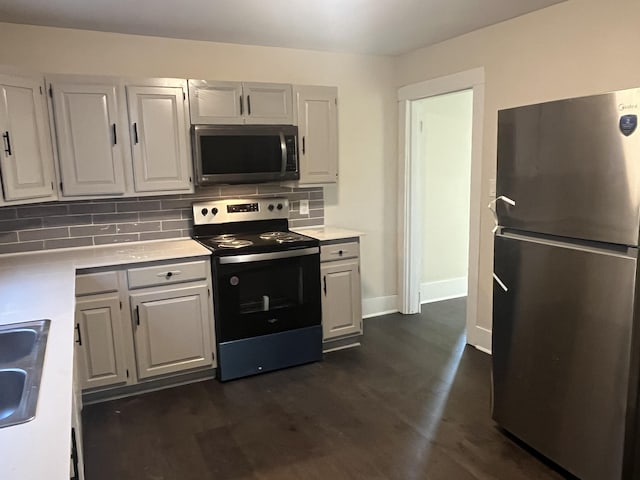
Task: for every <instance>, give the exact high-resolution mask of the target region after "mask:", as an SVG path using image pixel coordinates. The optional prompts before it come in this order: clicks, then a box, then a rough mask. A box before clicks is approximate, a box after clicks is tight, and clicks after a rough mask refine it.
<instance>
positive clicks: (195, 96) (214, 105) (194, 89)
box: [189, 80, 244, 125]
mask: <svg viewBox="0 0 640 480" xmlns="http://www.w3.org/2000/svg"><path fill="white" fill-rule="evenodd" d="M189 102H190V107H191V123H193V124H194V125H198V124H212V123H213V124H221V125H233V124H241V123H244V101H243V98H242V83H239V82H208V81H206V80H189Z"/></svg>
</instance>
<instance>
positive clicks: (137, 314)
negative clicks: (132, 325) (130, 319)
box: [136, 305, 140, 326]
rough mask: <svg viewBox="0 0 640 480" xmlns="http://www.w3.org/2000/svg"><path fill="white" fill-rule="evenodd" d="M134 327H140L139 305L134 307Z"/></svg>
mask: <svg viewBox="0 0 640 480" xmlns="http://www.w3.org/2000/svg"><path fill="white" fill-rule="evenodd" d="M136 325H138V326H140V305H136Z"/></svg>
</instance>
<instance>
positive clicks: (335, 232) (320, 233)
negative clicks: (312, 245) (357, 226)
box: [291, 226, 364, 242]
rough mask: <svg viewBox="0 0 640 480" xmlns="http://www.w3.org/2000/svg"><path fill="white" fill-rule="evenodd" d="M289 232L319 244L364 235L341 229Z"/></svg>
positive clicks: (319, 228) (298, 229)
mask: <svg viewBox="0 0 640 480" xmlns="http://www.w3.org/2000/svg"><path fill="white" fill-rule="evenodd" d="M291 230H293V231H294V232H298V233H301V234H302V235H307V236H308V237H313V238H316V239H318V240H320V241H321V242H328V241H330V240H343V239H346V238H356V237H362V236H363V235H364V233H362V232H358V231H356V230H349V229H347V228H341V227H326V226H324V227H300V228H292V229H291Z"/></svg>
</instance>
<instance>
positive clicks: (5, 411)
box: [0, 370, 27, 420]
mask: <svg viewBox="0 0 640 480" xmlns="http://www.w3.org/2000/svg"><path fill="white" fill-rule="evenodd" d="M26 379H27V372H25V371H24V370H0V385H2V389H0V420H4V419H5V418H8V417H10V416H11V415H13V414H14V413H15V412H16V410H18V408H19V407H20V400H22V394H23V393H24V385H25V383H26Z"/></svg>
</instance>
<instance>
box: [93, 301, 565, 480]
mask: <svg viewBox="0 0 640 480" xmlns="http://www.w3.org/2000/svg"><path fill="white" fill-rule="evenodd" d="M464 308H465V305H464V301H463V300H450V301H446V302H440V303H435V304H430V305H428V306H425V307H424V308H423V312H422V314H421V315H414V316H401V315H397V314H395V315H387V316H383V317H378V318H374V319H369V320H366V322H365V337H364V343H363V346H362V347H361V348H357V349H350V350H343V351H339V352H334V353H330V354H327V355H325V359H324V361H323V362H320V363H316V364H312V365H307V366H302V367H296V368H292V369H288V370H283V371H279V372H274V373H269V374H265V375H261V376H257V377H253V378H246V379H242V380H237V381H234V382H230V383H226V384H220V383H218V382H217V381H207V382H202V383H198V384H193V385H188V386H183V387H178V388H173V389H169V390H164V391H161V392H155V393H150V394H146V395H141V396H138V397H132V398H128V399H122V400H116V401H111V402H107V403H102V404H98V405H91V406H87V407H85V409H84V413H83V418H84V449H85V462H86V473H87V480H102V479H105V480H107V479H108V480H114V479H118V480H127V479H136V480H140V479H150V480H151V479H153V480H191V479H193V480H202V479H215V480H231V479H234V480H236V479H237V480H250V479H269V480H289V479H291V480H298V479H305V480H315V479H317V480H326V479H336V480H340V479H367V480H382V479H394V480H395V479H397V480H411V479H432V480H478V479H500V480H503V479H504V480H519V479H536V480H543V479H560V478H563V477H562V475H561V474H560V473H558V472H555V471H554V470H553V469H552V468H551V467H549V466H547V465H546V464H545V463H543V462H542V461H541V460H540V459H538V458H536V457H535V456H533V455H532V454H531V453H530V452H528V451H526V450H525V449H524V448H523V447H522V446H520V445H518V444H516V443H514V442H513V441H512V440H511V439H509V438H508V437H507V436H506V435H505V434H504V433H502V432H501V431H500V430H498V429H497V428H496V427H495V425H494V423H493V422H492V421H491V418H490V411H489V402H490V358H489V356H488V355H486V354H484V353H482V352H479V351H477V350H475V349H474V348H471V347H465V346H464V337H463V333H464Z"/></svg>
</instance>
